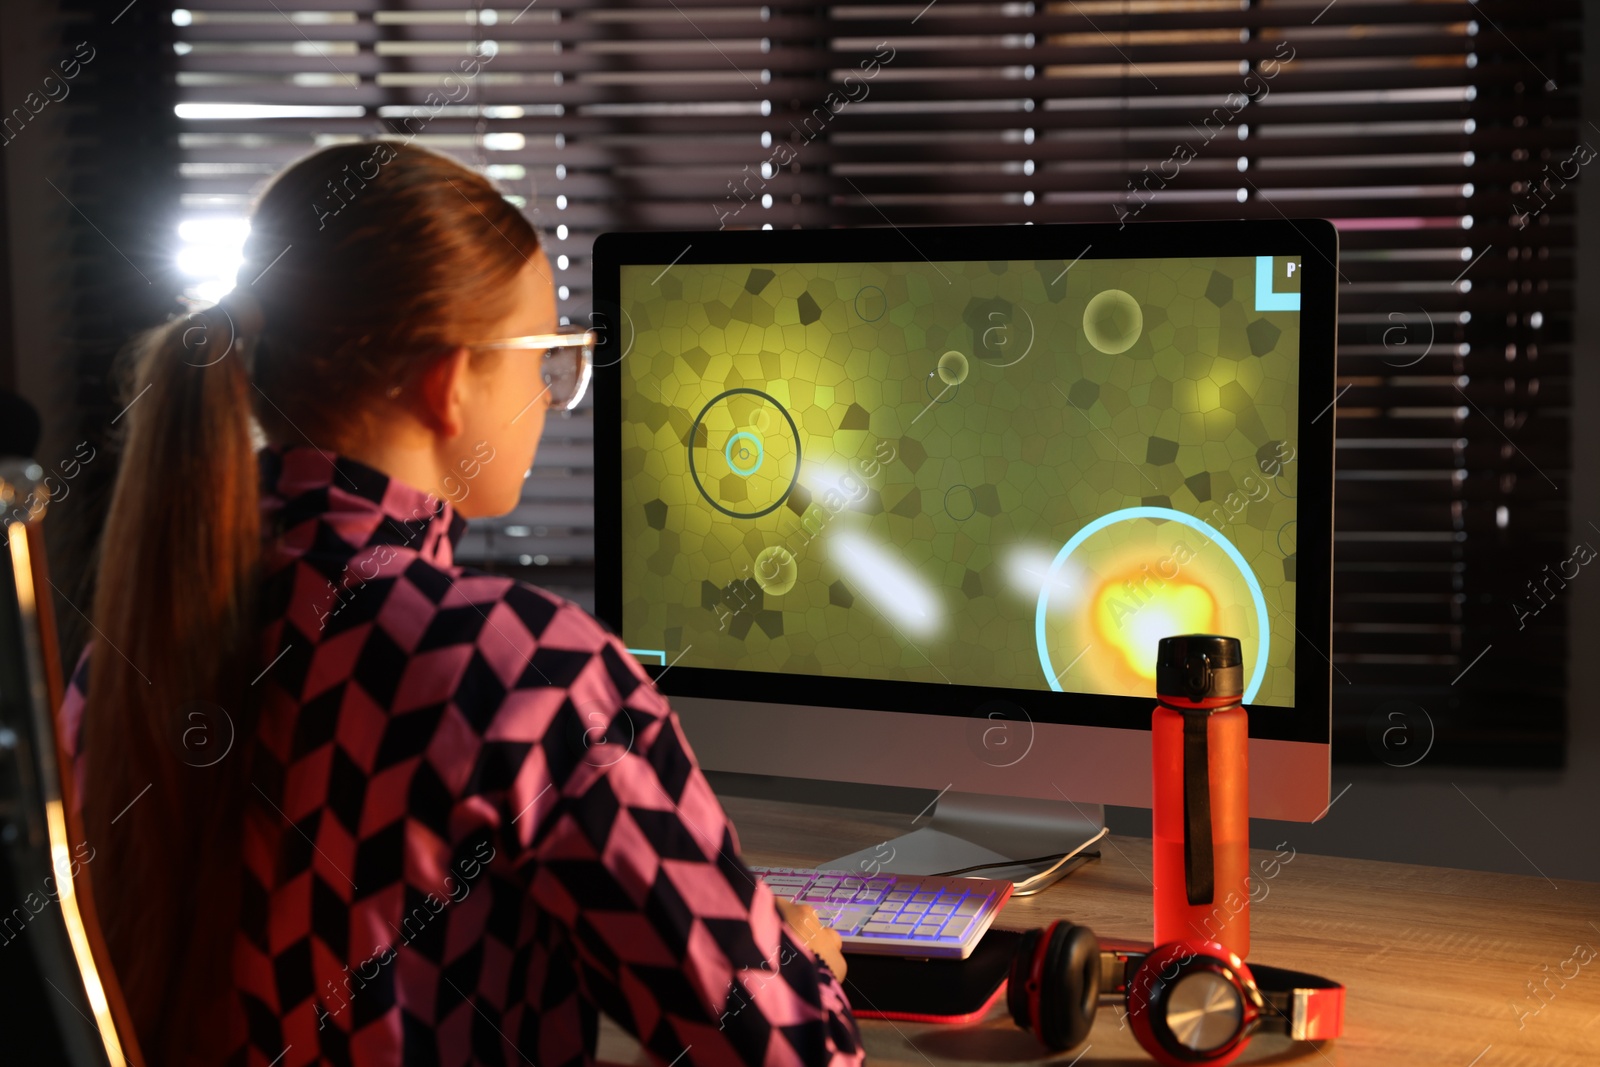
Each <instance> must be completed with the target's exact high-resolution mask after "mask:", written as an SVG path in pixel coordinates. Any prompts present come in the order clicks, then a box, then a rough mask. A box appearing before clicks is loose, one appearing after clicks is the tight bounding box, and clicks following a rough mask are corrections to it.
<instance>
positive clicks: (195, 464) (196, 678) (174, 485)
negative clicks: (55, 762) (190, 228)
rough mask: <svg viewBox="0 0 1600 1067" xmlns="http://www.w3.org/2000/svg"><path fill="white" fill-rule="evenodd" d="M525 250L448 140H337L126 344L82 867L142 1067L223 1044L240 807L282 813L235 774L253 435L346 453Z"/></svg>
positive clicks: (482, 316) (253, 592) (251, 588)
mask: <svg viewBox="0 0 1600 1067" xmlns="http://www.w3.org/2000/svg"><path fill="white" fill-rule="evenodd" d="M335 206H336V207H337V210H335V209H334V208H335ZM538 249H539V237H538V233H537V232H536V231H535V230H534V228H533V226H532V225H531V224H530V223H529V222H528V220H527V219H526V218H525V217H524V216H523V215H522V213H521V212H520V211H519V210H518V209H517V207H516V206H515V205H513V204H512V203H510V202H509V201H508V200H507V199H506V197H505V196H504V195H503V194H502V193H501V192H500V191H499V190H498V189H497V188H495V186H494V184H493V183H492V182H490V181H489V180H488V179H487V178H485V177H484V176H483V175H481V174H478V173H476V172H475V171H473V170H471V169H470V168H468V167H466V166H463V165H462V164H461V163H459V162H457V161H455V160H453V159H451V158H450V157H448V156H445V155H443V154H441V153H438V152H434V151H432V150H429V149H425V148H421V147H420V146H417V145H415V144H410V143H401V142H391V141H382V140H380V141H366V142H352V143H342V144H337V145H330V146H328V147H325V148H321V149H318V150H317V151H315V152H313V153H311V154H309V155H307V156H305V157H303V158H302V159H300V160H298V161H296V162H295V163H294V164H293V165H291V166H289V167H287V168H285V169H284V170H282V171H280V172H279V173H277V174H275V175H274V176H273V178H272V179H271V181H270V182H269V183H268V184H267V185H266V186H265V188H264V189H263V190H262V191H261V193H260V194H259V196H258V199H257V201H256V204H255V207H254V210H253V211H252V213H251V216H250V235H249V237H248V239H247V240H246V242H245V248H244V265H243V266H241V268H240V277H242V278H249V279H251V281H250V283H249V284H248V285H246V286H244V287H242V288H237V289H235V290H234V292H233V293H231V294H229V296H227V297H225V298H224V299H223V302H222V304H221V305H220V306H218V307H216V308H213V309H211V310H209V311H206V312H202V313H199V314H196V315H191V316H188V317H187V318H184V319H178V320H174V321H172V322H169V323H167V324H165V325H163V326H161V327H158V328H156V329H154V330H151V331H149V332H148V333H147V334H145V335H143V336H142V337H140V338H138V339H136V341H135V352H134V355H135V367H134V380H133V383H132V387H131V388H130V389H129V390H128V392H127V395H126V398H125V399H126V402H127V403H128V405H129V406H128V408H127V409H126V410H125V411H124V413H123V414H122V415H121V416H119V419H120V420H121V421H120V422H119V426H124V425H125V428H126V433H127V437H126V443H125V447H124V449H123V452H122V457H121V470H120V471H119V472H118V475H117V483H116V488H115V489H114V491H113V493H112V498H111V508H110V512H109V516H108V519H107V522H106V526H105V529H104V531H103V534H102V539H101V549H100V560H99V572H98V574H99V577H98V580H97V584H96V590H95V598H94V606H93V612H92V621H93V631H92V638H91V639H92V641H93V652H92V654H91V655H90V668H89V685H88V697H87V703H86V706H85V708H84V726H83V734H82V737H83V758H84V761H85V763H84V769H85V771H86V774H85V777H84V780H83V783H82V786H83V789H82V792H83V798H84V826H85V829H86V831H87V832H88V834H89V835H90V841H89V844H90V845H92V846H93V847H94V848H95V850H96V852H95V856H96V859H95V860H94V862H93V864H91V865H90V866H89V867H86V868H85V870H87V871H88V873H89V876H90V879H91V884H92V885H93V886H94V887H95V902H96V905H97V908H98V911H99V913H100V916H101V923H102V926H103V927H104V930H105V935H106V941H107V944H108V947H109V949H110V951H111V956H112V962H113V963H114V965H115V967H116V970H117V972H118V974H119V976H120V977H121V978H122V981H123V986H124V989H125V991H126V994H127V1000H128V1007H129V1010H130V1012H131V1013H132V1015H133V1020H134V1026H135V1028H136V1030H137V1031H138V1035H139V1039H140V1042H141V1044H142V1045H143V1046H144V1051H145V1053H146V1057H147V1060H148V1061H149V1062H150V1063H159V1064H163V1065H166V1064H182V1063H184V1062H186V1061H188V1062H195V1063H201V1062H204V1063H219V1062H222V1061H223V1060H224V1059H226V1056H225V1055H224V1054H221V1053H218V1054H215V1055H213V1054H212V1053H211V1048H210V1046H209V1045H207V1044H206V1043H205V1042H203V1041H201V1040H200V1035H198V1033H197V1030H198V1028H200V1027H201V1026H203V1025H205V1024H208V1023H211V1022H213V1021H221V1020H224V1019H226V1016H227V1013H226V1012H223V1011H213V1010H210V1008H211V1007H212V1006H214V1005H216V1004H217V998H218V997H221V996H224V995H226V994H228V993H230V992H231V990H232V979H231V974H230V973H229V966H230V955H231V949H232V946H233V945H234V939H235V936H236V931H238V930H239V928H240V920H239V914H240V912H239V905H238V903H237V899H238V890H239V887H240V886H241V884H242V883H243V881H244V877H243V875H242V873H241V860H240V838H241V836H242V835H243V833H244V829H245V825H246V823H245V816H246V813H247V812H251V813H254V814H259V815H261V816H262V817H264V818H268V819H271V820H274V824H275V825H276V820H278V819H279V817H280V816H279V815H278V813H276V812H273V811H271V810H270V809H267V808H266V804H267V801H266V800H265V799H263V797H262V796H261V795H258V794H257V792H256V787H255V786H254V784H253V783H252V779H251V768H250V763H251V756H252V752H253V748H254V745H253V739H254V738H255V736H256V726H257V722H258V719H259V717H260V714H261V710H260V709H259V708H258V706H257V703H256V698H257V697H258V695H259V694H260V693H261V691H262V690H265V689H267V688H268V687H269V686H270V685H271V684H272V682H271V676H270V675H269V676H268V677H266V678H264V679H262V680H261V682H260V684H259V685H255V684H253V683H254V682H255V681H256V679H257V678H258V677H259V676H260V675H261V673H262V671H263V670H264V668H265V667H266V666H267V664H266V663H263V662H261V661H262V659H263V658H264V654H265V652H266V651H267V650H266V649H264V648H262V647H260V644H259V642H260V634H259V629H258V619H257V617H256V607H255V601H256V599H257V596H258V594H257V588H258V581H259V575H258V573H257V572H258V570H259V568H260V555H261V552H262V544H261V534H262V530H261V516H260V510H259V509H260V492H261V490H260V486H259V483H258V477H259V474H258V467H257V463H256V459H255V455H254V449H253V445H255V444H256V443H258V440H257V438H256V436H255V431H256V429H257V427H259V431H260V433H261V435H262V436H263V437H264V438H265V439H266V440H268V441H271V442H272V443H274V444H310V445H315V446H319V447H323V448H327V449H329V450H331V451H339V450H340V447H341V443H342V442H341V438H342V436H343V435H345V434H347V433H348V432H349V431H350V430H351V428H352V427H353V426H355V425H357V424H358V423H360V422H361V421H362V420H364V419H366V418H367V417H368V416H369V415H370V414H371V413H372V412H374V411H379V410H381V407H382V405H383V404H384V403H385V401H383V399H382V398H383V396H384V393H385V391H387V390H388V389H389V388H391V387H392V386H393V384H394V383H396V382H399V381H402V380H404V379H405V377H406V376H407V375H408V374H410V373H412V372H414V371H415V370H416V368H417V367H418V366H420V365H422V364H423V363H424V362H425V361H426V360H428V359H431V358H435V357H437V356H438V355H439V354H440V353H441V352H448V351H449V350H451V349H453V348H454V347H455V346H457V345H458V344H460V343H462V342H463V341H465V340H470V339H475V338H484V337H487V336H489V331H490V330H491V329H492V328H493V326H494V325H495V324H496V323H498V322H500V321H502V320H503V319H504V317H505V315H506V314H507V312H508V311H509V309H510V308H511V307H512V306H513V305H514V303H515V297H516V290H515V288H514V286H513V282H514V280H515V279H516V278H517V277H518V276H519V274H520V273H521V272H522V270H523V269H524V268H526V266H527V264H528V263H529V261H530V259H531V257H533V256H534V255H535V254H537V252H538ZM263 319H264V321H263ZM258 349H259V352H258V351H257V350H258ZM252 417H254V421H253V419H252ZM267 788H268V790H269V791H270V790H271V787H270V786H268V787H267Z"/></svg>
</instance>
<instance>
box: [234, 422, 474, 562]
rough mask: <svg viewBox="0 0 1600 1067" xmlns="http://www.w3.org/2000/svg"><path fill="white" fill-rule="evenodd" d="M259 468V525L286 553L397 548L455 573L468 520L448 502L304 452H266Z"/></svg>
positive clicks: (360, 467)
mask: <svg viewBox="0 0 1600 1067" xmlns="http://www.w3.org/2000/svg"><path fill="white" fill-rule="evenodd" d="M258 461H259V463H260V469H261V494H262V501H261V507H262V517H263V519H266V520H268V521H269V522H270V524H271V525H270V528H272V529H274V530H275V532H276V534H277V536H278V538H279V541H280V544H281V545H282V547H283V548H285V549H286V550H288V551H289V552H290V553H292V554H295V555H301V554H304V553H305V552H308V551H313V550H315V551H319V552H320V551H329V550H331V551H334V552H337V553H341V554H347V555H348V554H353V553H355V552H358V551H360V550H361V549H363V548H368V547H371V546H374V545H400V546H403V547H407V548H411V549H413V550H415V551H416V552H417V553H418V554H419V555H421V556H422V558H423V559H426V560H428V561H429V562H431V563H433V564H435V565H436V566H439V567H450V566H453V565H454V562H455V549H456V546H457V545H458V544H460V542H461V537H462V535H463V534H465V533H466V530H467V520H466V519H464V518H462V516H461V515H460V514H459V513H457V511H456V510H455V508H454V507H452V506H451V504H450V502H449V501H448V500H442V499H440V498H439V497H436V496H434V495H433V494H432V493H427V492H424V491H422V490H421V489H417V488H416V487H414V486H411V485H407V484H406V483H405V482H401V481H398V480H396V479H394V478H391V477H389V475H387V474H385V473H383V472H382V471H380V470H377V469H376V468H374V467H369V466H367V465H366V464H365V463H362V462H360V461H359V460H354V459H351V458H350V457H349V456H342V455H339V454H337V453H334V452H329V451H326V450H325V449H320V448H315V447H312V446H309V445H292V446H289V447H274V446H269V447H267V448H263V449H262V450H261V451H260V453H258ZM330 535H331V538H332V540H331V541H330Z"/></svg>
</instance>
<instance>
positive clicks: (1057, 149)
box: [173, 0, 1600, 766]
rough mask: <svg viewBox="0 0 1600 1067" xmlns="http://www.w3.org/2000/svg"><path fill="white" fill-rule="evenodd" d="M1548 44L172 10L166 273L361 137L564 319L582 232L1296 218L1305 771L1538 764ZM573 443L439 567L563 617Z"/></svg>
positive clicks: (1164, 5)
mask: <svg viewBox="0 0 1600 1067" xmlns="http://www.w3.org/2000/svg"><path fill="white" fill-rule="evenodd" d="M1580 16H1581V9H1580V6H1579V5H1578V4H1577V3H1572V2H1561V0H1553V2H1547V3H1541V4H1538V5H1529V4H1515V3H1510V2H1502V0H1490V2H1483V3H1476V4H1474V3H1462V2H1431V0H1394V2H1384V3H1360V2H1355V0H1334V2H1332V3H1326V2H1324V0H1307V2H1289V0H1285V2H1259V0H1243V2H1240V0H1126V2H1108V0H1085V2H1072V0H1068V2H1065V3H958V2H955V0H934V2H932V3H924V2H912V3H909V4H906V3H877V4H869V3H836V4H826V5H824V4H783V3H773V4H766V5H757V4H752V3H749V2H748V0H684V2H679V0H621V2H616V0H606V2H598V0H596V2H587V0H534V2H532V3H529V4H527V5H526V6H523V5H521V4H510V5H487V6H486V5H483V4H481V3H475V2H469V0H385V2H380V0H295V2H293V3H292V4H287V3H286V4H283V5H279V6H278V7H274V6H273V5H270V4H262V3H260V2H259V0H209V2H205V3H199V4H195V5H193V6H191V7H188V8H185V9H180V10H177V11H175V12H174V16H173V17H174V22H175V23H176V24H177V30H176V35H177V38H178V43H177V45H176V54H175V55H174V57H173V62H174V65H175V69H176V80H177V86H178V95H179V99H180V103H179V105H178V116H179V119H180V124H181V127H182V132H181V135H180V137H181V141H180V151H181V160H180V164H179V177H180V182H181V195H182V198H183V205H184V209H185V213H186V219H187V221H186V222H185V224H184V225H185V227H186V230H185V234H186V237H187V239H188V243H187V245H186V251H185V253H184V254H185V255H186V256H188V257H189V259H188V261H187V262H188V264H189V266H190V267H191V268H192V271H191V277H192V278H193V280H194V282H195V289H194V294H195V295H196V296H200V297H203V296H205V295H206V294H207V287H208V286H209V287H210V290H211V291H212V292H214V293H220V291H223V290H225V289H226V288H227V287H228V285H229V284H231V277H228V276H227V268H228V256H229V254H231V253H230V252H229V251H228V250H229V249H230V248H236V245H237V240H238V239H239V236H240V234H239V232H238V229H237V227H238V223H237V219H238V218H239V217H240V216H241V215H242V214H243V212H244V209H245V206H246V203H247V200H248V197H249V195H250V193H251V192H252V190H254V189H255V188H257V187H258V186H259V184H260V183H261V182H262V181H263V180H264V179H265V178H266V177H267V176H268V175H269V174H271V173H272V172H273V171H275V170H277V169H278V168H280V167H282V166H283V165H284V164H286V163H288V162H289V161H291V160H292V159H294V158H296V157H297V156H299V155H301V154H303V153H305V152H306V151H308V150H310V149H311V148H313V147H314V146H316V145H319V144H322V143H326V142H329V141H332V140H337V139H341V138H353V137H359V136H371V135H374V134H380V133H387V134H391V135H395V136H401V137H411V138H415V140H416V141H417V142H418V143H421V144H425V145H428V146H430V147H434V148H438V149H441V150H444V151H448V152H452V153H455V154H457V155H459V156H460V157H461V158H462V159H464V160H466V161H469V162H471V163H473V164H475V165H477V166H480V167H482V168H484V169H485V170H486V171H487V173H488V174H490V175H491V176H492V177H494V178H496V179H497V180H498V181H500V182H501V184H502V186H503V187H504V188H505V189H506V190H507V191H508V193H509V194H510V195H511V196H512V197H513V198H514V199H516V200H518V201H519V202H520V203H522V204H524V205H525V206H526V207H527V208H528V209H529V211H530V212H531V213H532V215H533V217H534V218H535V221H536V222H537V223H538V224H539V225H540V226H541V228H542V229H543V231H544V233H545V235H546V238H547V242H548V249H549V253H550V256H551V259H552V261H553V262H554V264H555V266H556V269H557V276H556V282H557V284H558V286H559V290H558V292H559V295H560V298H561V309H562V312H563V314H564V315H565V316H567V317H568V318H570V319H573V320H579V319H582V318H583V317H584V316H585V315H586V313H587V300H588V291H589V276H588V271H589V259H588V257H589V250H590V248H591V245H592V242H593V240H594V237H595V235H596V234H598V233H600V232H603V231H606V230H612V229H650V228H686V229H701V228H716V227H719V226H741V227H742V226H773V227H788V226H804V227H824V226H840V225H846V226H878V227H894V228H897V229H899V230H901V231H902V234H903V235H905V236H906V237H907V239H908V240H910V241H912V242H914V240H915V237H914V233H912V232H910V228H911V227H915V226H918V225H925V224H935V223H991V224H992V223H1019V224H1020V223H1029V222H1040V223H1042V222H1059V221H1075V220H1091V221H1115V220H1117V219H1124V220H1127V221H1150V220H1162V219H1193V218H1239V217H1249V218H1257V217H1259V218H1276V217H1290V218H1294V217H1306V216H1322V217H1327V218H1331V219H1333V220H1334V222H1335V224H1336V225H1337V226H1338V227H1339V230H1340V234H1341V243H1342V256H1341V262H1340V269H1341V283H1340V287H1339V288H1340V292H1339V301H1340V305H1339V306H1340V319H1339V327H1338V329H1339V338H1338V340H1339V354H1340V376H1339V388H1340V392H1339V396H1338V400H1337V402H1336V407H1337V411H1336V417H1337V419H1338V434H1339V447H1338V467H1339V470H1338V478H1337V510H1336V535H1335V536H1336V544H1335V558H1336V578H1335V607H1334V642H1333V647H1332V649H1322V650H1321V651H1322V652H1323V653H1325V654H1328V655H1330V656H1331V662H1332V665H1333V670H1334V684H1335V734H1336V754H1337V755H1338V756H1339V757H1340V758H1351V759H1379V760H1383V761H1384V762H1389V763H1391V764H1394V765H1397V766H1399V765H1404V764H1405V763H1406V761H1408V760H1410V759H1411V758H1412V756H1413V755H1415V754H1416V753H1417V752H1420V751H1424V748H1426V751H1427V752H1428V753H1430V758H1431V759H1433V760H1435V761H1439V760H1448V761H1454V762H1494V763H1502V764H1503V763H1508V762H1509V763H1521V764H1527V765H1540V764H1542V765H1552V764H1555V763H1558V762H1559V761H1560V759H1561V744H1562V740H1563V737H1564V729H1565V727H1564V722H1565V720H1564V703H1565V694H1566V677H1567V675H1566V663H1565V655H1564V652H1565V622H1564V620H1565V607H1564V602H1563V600H1562V597H1561V589H1562V588H1563V585H1562V583H1564V582H1565V581H1568V580H1571V572H1572V568H1573V567H1574V566H1575V565H1578V564H1575V563H1574V555H1575V547H1574V545H1573V544H1572V543H1571V541H1572V538H1571V535H1570V534H1569V530H1568V520H1569V506H1568V497H1567V485H1568V476H1567V472H1568V468H1569V466H1570V455H1569V451H1570V449H1569V432H1568V424H1569V418H1570V411H1569V387H1568V375H1569V367H1570V361H1571V359H1572V350H1571V325H1572V300H1573V294H1572V280H1573V270H1574V268H1573V255H1572V241H1573V225H1572V213H1573V210H1574V207H1573V200H1572V193H1571V189H1570V185H1571V182H1572V181H1574V180H1576V178H1577V176H1578V174H1579V173H1580V172H1581V170H1582V169H1583V168H1584V166H1585V164H1587V163H1588V161H1589V160H1590V159H1591V158H1592V157H1593V155H1594V152H1595V150H1594V149H1593V148H1592V147H1589V146H1590V145H1591V144H1595V143H1600V130H1596V129H1593V128H1591V127H1589V126H1587V125H1582V126H1581V127H1580V122H1579V116H1578V93H1577V80H1578V75H1579V71H1580V57H1579V55H1578V54H1577V50H1578V47H1579V41H1580V35H1579V33H1578V32H1577V27H1578V20H1579V18H1580ZM208 272H209V273H208ZM591 441H592V423H591V421H590V418H589V413H588V410H587V404H585V406H584V408H582V409H580V411H579V412H577V413H575V417H573V418H571V419H566V420H562V419H553V420H551V422H550V424H549V426H548V428H547V430H546V435H545V440H544V444H543V445H542V447H541V451H540V457H539V460H538V463H537V464H536V465H535V468H534V472H533V476H532V477H531V478H530V479H529V481H528V484H527V491H526V494H525V499H524V501H523V504H522V506H521V507H519V508H518V510H517V511H516V512H515V513H513V514H512V515H509V516H507V517H505V518H504V519H501V520H496V521H493V522H484V523H477V524H474V525H475V529H474V530H473V532H472V533H471V534H469V537H468V541H467V543H466V545H465V546H464V548H465V553H464V554H465V555H466V556H467V557H469V558H474V559H478V560H483V561H489V562H491V563H492V564H494V565H496V566H501V567H505V568H510V569H512V570H516V571H517V572H518V573H520V574H524V575H525V576H527V577H529V578H530V579H531V580H534V581H537V582H541V583H542V584H546V585H554V586H555V587H557V588H563V583H565V586H566V587H567V588H570V590H571V591H573V592H576V593H578V594H579V595H580V598H581V597H582V590H583V588H584V586H585V585H586V581H587V573H588V570H587V569H588V568H591V567H592V559H593V557H592V537H593V508H592V485H593V462H592V454H591ZM1581 536H1582V537H1586V538H1589V539H1590V540H1591V542H1592V543H1594V544H1596V545H1600V530H1596V531H1593V532H1592V533H1584V534H1582V535H1581ZM1547 568H1548V569H1547ZM1552 574H1554V575H1555V576H1556V577H1555V579H1554V580H1551V578H1550V576H1551V575H1552ZM1562 575H1566V577H1562ZM563 591H567V589H563ZM1397 728H1398V729H1401V730H1402V731H1403V735H1402V736H1401V737H1398V738H1397V737H1396V735H1395V730H1396V729H1397ZM1397 742H1398V743H1397ZM1405 744H1411V745H1412V746H1413V747H1411V748H1409V749H1406V748H1404V745H1405Z"/></svg>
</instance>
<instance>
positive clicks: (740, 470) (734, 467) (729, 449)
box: [722, 430, 766, 485]
mask: <svg viewBox="0 0 1600 1067" xmlns="http://www.w3.org/2000/svg"><path fill="white" fill-rule="evenodd" d="M741 438H743V439H745V440H748V441H749V442H751V443H752V444H754V445H755V446H756V461H755V463H754V464H752V465H751V466H748V467H741V466H739V464H737V463H735V462H734V461H733V446H734V445H735V444H737V443H738V441H739V440H740V439H741ZM746 451H748V449H743V448H741V449H740V450H739V454H740V455H741V456H742V455H743V454H744V453H745V452H746ZM722 455H723V458H724V459H726V460H727V461H728V469H729V470H731V471H733V473H735V474H737V475H738V476H739V477H741V478H748V477H750V476H751V475H752V474H754V473H755V472H756V471H758V470H760V469H761V461H762V460H763V459H765V458H766V453H764V452H763V451H762V450H761V438H759V437H757V436H756V435H755V434H753V433H749V432H748V431H745V430H740V431H739V432H738V433H736V434H734V435H733V436H732V437H730V438H728V443H727V444H726V445H724V446H723V448H722ZM733 484H735V485H738V484H739V483H738V482H734V483H733Z"/></svg>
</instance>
